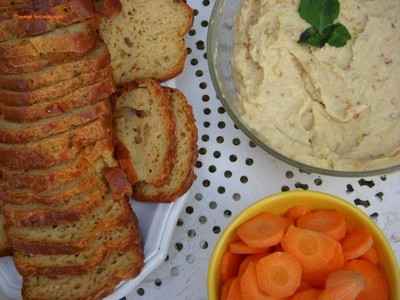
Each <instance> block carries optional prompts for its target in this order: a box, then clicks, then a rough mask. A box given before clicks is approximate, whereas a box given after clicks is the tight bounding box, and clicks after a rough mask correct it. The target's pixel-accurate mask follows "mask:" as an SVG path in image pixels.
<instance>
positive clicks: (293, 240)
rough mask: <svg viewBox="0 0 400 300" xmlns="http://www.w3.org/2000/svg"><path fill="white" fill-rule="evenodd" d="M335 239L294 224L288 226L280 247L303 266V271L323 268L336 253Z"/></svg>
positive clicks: (308, 271)
mask: <svg viewBox="0 0 400 300" xmlns="http://www.w3.org/2000/svg"><path fill="white" fill-rule="evenodd" d="M336 244H337V241H336V240H334V239H332V238H330V237H329V236H327V235H325V234H323V233H320V232H316V231H312V230H308V229H302V228H298V227H295V226H291V227H289V229H288V231H287V232H286V234H285V236H284V238H283V240H282V247H283V249H285V251H286V252H288V253H290V254H292V255H293V256H294V257H296V259H297V260H298V261H299V262H300V264H301V265H302V266H303V270H304V272H305V273H312V272H318V271H321V270H325V269H326V268H327V267H328V265H329V263H330V262H331V261H332V259H333V258H334V256H335V254H336V248H337V247H336Z"/></svg>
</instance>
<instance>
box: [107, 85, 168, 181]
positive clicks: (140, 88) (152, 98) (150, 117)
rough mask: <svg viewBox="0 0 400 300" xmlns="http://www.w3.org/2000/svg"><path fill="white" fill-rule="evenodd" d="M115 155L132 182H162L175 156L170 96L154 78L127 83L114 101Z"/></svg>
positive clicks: (166, 178)
mask: <svg viewBox="0 0 400 300" xmlns="http://www.w3.org/2000/svg"><path fill="white" fill-rule="evenodd" d="M114 102H115V104H114V106H115V109H114V116H113V117H114V127H115V139H116V157H117V159H118V161H119V162H120V165H121V168H122V169H123V170H124V171H125V173H126V174H127V175H128V178H129V181H130V182H131V184H132V185H133V184H136V183H137V182H140V181H144V182H147V183H151V184H153V185H155V186H161V185H163V184H165V183H166V182H167V180H168V177H169V175H170V174H171V170H172V167H173V162H174V160H175V146H176V137H175V120H174V117H173V113H172V109H171V99H170V97H169V96H168V94H167V93H165V92H164V91H163V89H162V88H161V86H160V85H159V84H158V83H157V82H156V81H153V80H145V81H143V82H139V83H134V84H131V85H130V86H127V87H126V88H125V89H124V90H123V91H121V93H120V94H119V95H118V98H117V99H116V100H115V101H114Z"/></svg>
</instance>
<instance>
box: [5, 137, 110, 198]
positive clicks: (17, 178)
mask: <svg viewBox="0 0 400 300" xmlns="http://www.w3.org/2000/svg"><path fill="white" fill-rule="evenodd" d="M108 166H115V160H114V158H113V150H112V144H111V140H110V139H104V140H100V141H98V142H96V143H94V144H92V145H88V146H87V147H85V148H84V149H83V150H82V151H81V152H80V153H79V154H78V156H77V157H76V158H74V159H73V160H70V161H66V162H63V163H61V164H58V165H55V166H53V167H51V168H49V169H45V170H29V171H21V170H10V169H7V168H4V167H2V168H0V179H1V180H0V191H1V192H10V191H12V190H15V192H21V193H38V194H39V193H44V194H46V195H47V196H48V199H49V200H50V199H56V198H55V197H52V196H51V195H52V193H51V191H52V190H54V189H56V188H58V187H60V186H62V185H65V184H67V183H68V182H70V181H71V180H73V179H76V178H79V177H80V176H83V175H84V174H86V173H87V172H88V170H89V171H90V172H93V173H94V172H98V170H103V169H104V168H105V167H108ZM46 191H49V193H48V194H47V193H45V192H46Z"/></svg>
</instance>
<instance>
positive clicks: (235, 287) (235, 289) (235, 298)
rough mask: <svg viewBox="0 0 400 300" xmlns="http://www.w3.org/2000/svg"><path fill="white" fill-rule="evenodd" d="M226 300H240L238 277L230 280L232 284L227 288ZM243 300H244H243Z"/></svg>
mask: <svg viewBox="0 0 400 300" xmlns="http://www.w3.org/2000/svg"><path fill="white" fill-rule="evenodd" d="M226 300H242V294H241V291H240V280H239V277H235V278H234V279H233V280H232V284H231V286H230V287H229V291H228V295H227V296H226ZM243 300H245V299H243Z"/></svg>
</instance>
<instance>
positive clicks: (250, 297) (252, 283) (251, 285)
mask: <svg viewBox="0 0 400 300" xmlns="http://www.w3.org/2000/svg"><path fill="white" fill-rule="evenodd" d="M240 290H241V292H242V299H245V300H273V299H275V298H272V297H270V296H268V295H267V294H265V293H264V292H262V291H261V290H260V288H259V287H258V283H257V273H256V264H255V263H254V262H252V261H250V262H249V264H248V266H247V268H246V270H245V271H244V273H243V275H242V276H241V278H240Z"/></svg>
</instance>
